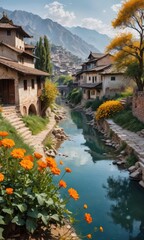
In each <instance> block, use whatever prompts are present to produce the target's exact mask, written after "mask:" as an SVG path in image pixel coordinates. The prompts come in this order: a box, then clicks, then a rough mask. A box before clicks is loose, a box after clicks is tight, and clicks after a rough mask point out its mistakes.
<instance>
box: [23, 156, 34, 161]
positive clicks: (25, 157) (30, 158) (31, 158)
mask: <svg viewBox="0 0 144 240" xmlns="http://www.w3.org/2000/svg"><path fill="white" fill-rule="evenodd" d="M23 159H24V160H29V161H31V162H33V161H34V158H33V156H32V155H27V156H24V158H23Z"/></svg>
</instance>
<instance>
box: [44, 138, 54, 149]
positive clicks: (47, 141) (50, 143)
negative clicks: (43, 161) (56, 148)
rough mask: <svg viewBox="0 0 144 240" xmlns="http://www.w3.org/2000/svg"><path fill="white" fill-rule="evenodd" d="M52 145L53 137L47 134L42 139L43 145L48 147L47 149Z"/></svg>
mask: <svg viewBox="0 0 144 240" xmlns="http://www.w3.org/2000/svg"><path fill="white" fill-rule="evenodd" d="M52 145H53V139H52V137H51V136H47V137H46V139H45V140H44V146H45V147H48V148H49V149H51V147H52Z"/></svg>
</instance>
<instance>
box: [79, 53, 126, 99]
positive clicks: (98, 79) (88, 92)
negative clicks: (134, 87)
mask: <svg viewBox="0 0 144 240" xmlns="http://www.w3.org/2000/svg"><path fill="white" fill-rule="evenodd" d="M112 63H113V57H112V55H111V54H109V53H108V54H102V53H92V52H91V53H90V55H89V56H88V61H87V62H84V63H83V64H82V69H81V70H80V71H79V72H77V74H76V75H75V82H78V86H79V87H80V88H82V91H83V99H84V100H88V99H96V98H97V97H99V98H102V97H103V96H106V97H110V96H114V95H115V94H116V93H120V92H121V91H123V90H124V89H125V87H126V85H127V81H124V75H123V73H122V72H119V73H118V72H117V71H115V70H114V67H113V65H112Z"/></svg>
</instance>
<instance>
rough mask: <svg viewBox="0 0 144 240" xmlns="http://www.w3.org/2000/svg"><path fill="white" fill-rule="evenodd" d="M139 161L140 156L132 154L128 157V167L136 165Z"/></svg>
mask: <svg viewBox="0 0 144 240" xmlns="http://www.w3.org/2000/svg"><path fill="white" fill-rule="evenodd" d="M137 161H138V158H137V157H136V156H135V155H134V154H131V155H130V156H128V157H127V158H126V167H127V168H129V167H131V166H133V165H135V163H136V162H137Z"/></svg>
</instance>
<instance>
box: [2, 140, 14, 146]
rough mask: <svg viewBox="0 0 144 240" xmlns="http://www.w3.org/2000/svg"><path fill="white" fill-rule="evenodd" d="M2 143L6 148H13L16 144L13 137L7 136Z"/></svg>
mask: <svg viewBox="0 0 144 240" xmlns="http://www.w3.org/2000/svg"><path fill="white" fill-rule="evenodd" d="M1 144H2V146H4V147H6V148H12V147H13V146H14V145H15V142H14V141H13V140H12V139H8V138H5V139H2V140H1Z"/></svg>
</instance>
